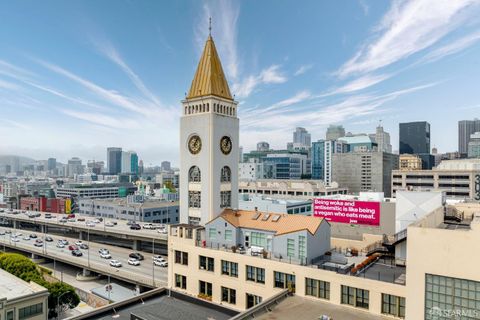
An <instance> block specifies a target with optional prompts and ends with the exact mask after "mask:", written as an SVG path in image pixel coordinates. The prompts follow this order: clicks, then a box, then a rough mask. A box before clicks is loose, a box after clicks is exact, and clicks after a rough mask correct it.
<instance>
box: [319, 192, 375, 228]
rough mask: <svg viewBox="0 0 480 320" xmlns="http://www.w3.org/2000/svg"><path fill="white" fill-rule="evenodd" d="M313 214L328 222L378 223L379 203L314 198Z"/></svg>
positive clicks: (371, 224)
mask: <svg viewBox="0 0 480 320" xmlns="http://www.w3.org/2000/svg"><path fill="white" fill-rule="evenodd" d="M313 215H314V216H315V217H322V218H325V219H326V220H327V221H329V222H338V223H349V224H359V225H369V226H378V225H380V203H379V202H373V201H355V200H352V201H350V200H333V199H318V198H317V199H315V200H314V203H313Z"/></svg>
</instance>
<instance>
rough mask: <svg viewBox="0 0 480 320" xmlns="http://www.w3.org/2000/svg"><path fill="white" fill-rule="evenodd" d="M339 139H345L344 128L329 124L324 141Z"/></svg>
mask: <svg viewBox="0 0 480 320" xmlns="http://www.w3.org/2000/svg"><path fill="white" fill-rule="evenodd" d="M341 137H345V128H344V127H343V126H342V125H334V124H331V125H329V126H328V128H327V133H326V135H325V139H326V140H337V139H338V138H341Z"/></svg>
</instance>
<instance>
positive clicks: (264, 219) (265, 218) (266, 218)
mask: <svg viewBox="0 0 480 320" xmlns="http://www.w3.org/2000/svg"><path fill="white" fill-rule="evenodd" d="M268 218H270V214H269V213H266V214H265V215H264V216H263V218H262V221H267V220H268Z"/></svg>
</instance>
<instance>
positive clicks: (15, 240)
mask: <svg viewBox="0 0 480 320" xmlns="http://www.w3.org/2000/svg"><path fill="white" fill-rule="evenodd" d="M12 241H13V242H19V241H20V239H18V238H17V237H12Z"/></svg>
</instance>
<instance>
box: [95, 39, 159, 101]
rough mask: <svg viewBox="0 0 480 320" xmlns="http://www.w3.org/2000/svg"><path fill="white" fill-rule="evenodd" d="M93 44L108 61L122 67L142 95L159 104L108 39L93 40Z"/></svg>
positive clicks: (156, 98)
mask: <svg viewBox="0 0 480 320" xmlns="http://www.w3.org/2000/svg"><path fill="white" fill-rule="evenodd" d="M94 43H95V46H96V47H97V49H98V50H99V51H100V52H101V53H102V54H104V55H105V56H106V57H107V58H108V59H110V61H112V62H113V63H115V64H116V65H118V66H119V67H120V69H122V71H123V72H125V74H126V75H127V76H128V77H129V78H130V80H131V81H132V82H133V84H134V85H135V87H136V88H137V89H138V90H139V91H140V92H141V93H143V94H144V96H145V97H146V98H147V99H150V101H151V102H152V103H154V104H156V105H157V106H160V105H161V103H160V100H159V99H158V97H157V96H156V95H155V94H153V93H152V92H151V91H150V90H149V89H148V88H147V86H146V85H145V83H144V82H143V81H142V79H140V77H139V76H138V75H137V74H136V73H135V72H134V71H133V70H132V69H131V68H130V67H129V66H128V65H127V63H126V62H125V61H124V60H123V59H122V57H121V55H120V53H119V52H118V51H117V49H116V48H115V47H114V46H113V45H112V44H111V43H110V42H109V41H108V40H103V41H101V42H100V41H94Z"/></svg>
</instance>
